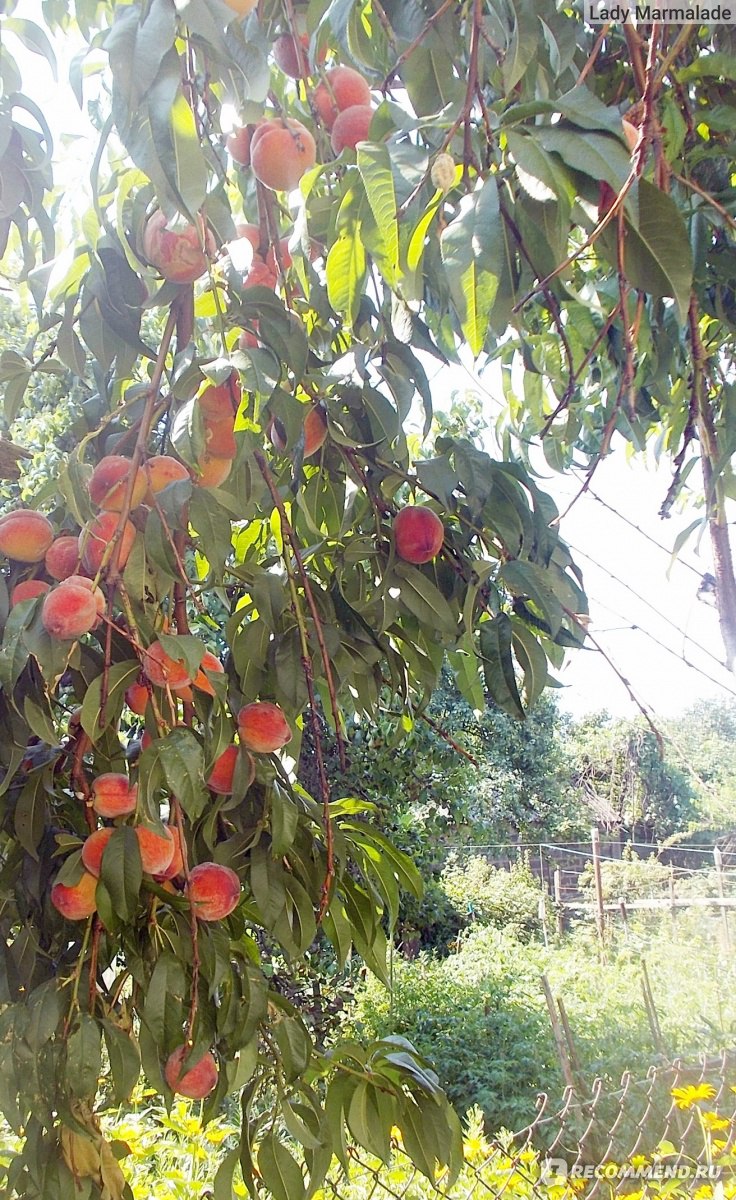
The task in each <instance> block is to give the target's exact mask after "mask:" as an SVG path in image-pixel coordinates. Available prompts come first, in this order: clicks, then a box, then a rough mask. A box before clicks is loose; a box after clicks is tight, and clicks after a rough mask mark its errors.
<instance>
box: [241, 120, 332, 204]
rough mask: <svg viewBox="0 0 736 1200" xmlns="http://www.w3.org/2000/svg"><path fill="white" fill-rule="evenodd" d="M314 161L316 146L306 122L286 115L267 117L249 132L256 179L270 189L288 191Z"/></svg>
mask: <svg viewBox="0 0 736 1200" xmlns="http://www.w3.org/2000/svg"><path fill="white" fill-rule="evenodd" d="M316 161H317V147H316V145H315V141H314V138H313V137H312V135H311V133H310V132H309V130H308V129H307V128H306V126H304V125H302V123H301V121H297V120H295V119H294V118H292V117H290V118H288V119H287V120H286V121H285V122H284V121H280V120H274V121H267V122H266V124H265V125H262V126H261V127H260V128H259V129H257V130H256V132H255V133H254V135H253V140H252V142H251V166H252V168H253V174H254V175H255V177H256V179H258V180H260V182H261V183H262V184H263V185H264V187H267V188H270V189H271V190H272V191H274V192H291V191H293V190H294V188H295V187H296V186H297V185H298V183H299V180H300V179H301V177H302V175H303V174H304V173H305V171H308V170H309V169H310V168H311V167H313V166H314V164H315V163H316Z"/></svg>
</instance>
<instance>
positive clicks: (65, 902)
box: [51, 871, 97, 921]
mask: <svg viewBox="0 0 736 1200" xmlns="http://www.w3.org/2000/svg"><path fill="white" fill-rule="evenodd" d="M96 891H97V880H96V879H95V877H94V875H90V873H89V872H88V871H85V872H84V874H83V875H82V878H81V879H80V880H79V883H74V884H72V885H71V886H69V885H68V884H66V883H55V884H54V886H53V887H52V889H51V903H52V904H53V906H54V908H56V909H58V911H59V912H60V913H61V915H62V917H66V919H67V921H83V920H85V918H86V917H91V916H92V913H93V912H96V910H97V903H96V901H95V893H96Z"/></svg>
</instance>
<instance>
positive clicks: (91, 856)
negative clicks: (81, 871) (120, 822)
mask: <svg viewBox="0 0 736 1200" xmlns="http://www.w3.org/2000/svg"><path fill="white" fill-rule="evenodd" d="M114 832H115V830H114V829H113V827H112V825H104V826H103V827H102V828H101V829H95V831H94V833H91V834H90V835H89V837H88V838H86V839H85V841H84V844H83V846H82V863H83V864H84V866H85V867H86V868H87V870H88V871H89V873H90V875H99V873H100V870H101V864H102V856H103V854H104V853H105V848H106V846H107V843H108V842H109V841H110V838H111V837H112V835H113V834H114Z"/></svg>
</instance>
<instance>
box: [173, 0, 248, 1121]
mask: <svg viewBox="0 0 736 1200" xmlns="http://www.w3.org/2000/svg"><path fill="white" fill-rule="evenodd" d="M230 7H232V5H231V6H230ZM190 1053H191V1047H190V1046H177V1048H176V1050H173V1051H172V1052H171V1054H170V1055H169V1057H168V1058H167V1060H166V1066H165V1067H164V1078H165V1079H166V1082H167V1084H168V1086H169V1087H170V1088H171V1090H172V1092H177V1093H178V1094H179V1095H180V1096H187V1097H188V1098H189V1099H190V1100H203V1099H204V1097H205V1096H209V1094H210V1092H212V1091H214V1089H215V1088H216V1087H217V1063H216V1062H215V1060H214V1058H213V1056H212V1054H211V1053H210V1052H209V1050H207V1051H205V1053H204V1054H203V1055H202V1057H201V1058H200V1059H199V1061H198V1062H196V1063H195V1064H194V1066H193V1067H189V1069H188V1070H186V1071H184V1072H183V1074H182V1068H183V1065H184V1063H185V1062H186V1060H187V1059H188V1057H189V1055H190Z"/></svg>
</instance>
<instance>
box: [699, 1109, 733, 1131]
mask: <svg viewBox="0 0 736 1200" xmlns="http://www.w3.org/2000/svg"><path fill="white" fill-rule="evenodd" d="M703 1124H704V1125H705V1128H706V1129H710V1130H711V1132H713V1133H715V1132H716V1130H720V1129H728V1127H729V1125H730V1124H731V1122H730V1121H729V1120H728V1118H727V1117H719V1116H718V1113H717V1112H704V1113H703Z"/></svg>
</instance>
